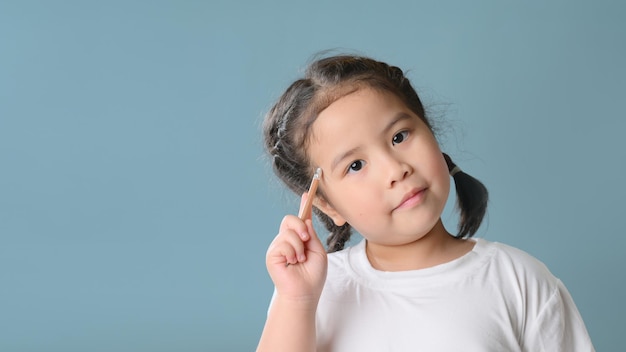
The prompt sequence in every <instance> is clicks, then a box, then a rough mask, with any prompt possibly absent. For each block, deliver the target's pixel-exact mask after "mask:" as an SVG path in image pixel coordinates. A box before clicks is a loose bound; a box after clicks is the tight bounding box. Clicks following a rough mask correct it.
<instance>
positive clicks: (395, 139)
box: [391, 131, 409, 145]
mask: <svg viewBox="0 0 626 352" xmlns="http://www.w3.org/2000/svg"><path fill="white" fill-rule="evenodd" d="M408 136H409V131H401V132H398V133H396V134H395V135H394V136H393V139H392V140H391V144H393V145H396V144H399V143H402V142H404V140H405V139H406V138H407V137H408Z"/></svg>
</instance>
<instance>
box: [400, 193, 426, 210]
mask: <svg viewBox="0 0 626 352" xmlns="http://www.w3.org/2000/svg"><path fill="white" fill-rule="evenodd" d="M425 191H426V188H414V189H412V190H410V191H409V192H407V193H406V194H405V195H404V197H402V200H401V201H400V203H398V206H396V207H395V208H394V209H393V210H397V209H404V208H410V207H412V206H414V205H416V204H419V203H421V201H422V199H423V198H424V193H425Z"/></svg>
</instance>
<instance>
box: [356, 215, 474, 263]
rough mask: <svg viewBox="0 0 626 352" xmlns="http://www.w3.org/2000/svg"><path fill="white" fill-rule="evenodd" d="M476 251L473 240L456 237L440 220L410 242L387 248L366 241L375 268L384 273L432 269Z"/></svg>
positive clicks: (369, 257) (367, 250)
mask: <svg viewBox="0 0 626 352" xmlns="http://www.w3.org/2000/svg"><path fill="white" fill-rule="evenodd" d="M472 248H474V241H467V240H460V239H457V238H455V237H453V236H452V235H451V234H450V233H449V232H448V231H446V229H445V228H444V226H443V223H442V222H441V219H440V220H439V221H438V222H437V224H436V225H435V227H434V228H433V229H432V230H431V231H430V232H429V233H428V234H426V235H425V236H424V237H422V238H420V239H419V240H416V241H414V242H411V243H407V244H404V245H397V246H387V245H380V244H374V243H370V242H367V246H366V253H367V258H368V259H369V261H370V263H371V265H372V267H374V269H377V270H381V271H406V270H418V269H424V268H429V267H433V266H435V265H439V264H443V263H447V262H449V261H452V260H454V259H457V258H459V257H461V256H463V255H464V254H466V253H468V252H469V251H471V250H472Z"/></svg>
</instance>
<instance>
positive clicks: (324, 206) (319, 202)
mask: <svg viewBox="0 0 626 352" xmlns="http://www.w3.org/2000/svg"><path fill="white" fill-rule="evenodd" d="M313 205H314V206H315V207H316V208H317V209H319V210H321V211H322V212H323V213H324V214H326V215H328V217H330V218H331V219H332V220H333V222H334V223H335V225H337V226H343V225H345V223H346V219H344V218H343V216H341V215H340V214H339V213H338V212H337V211H336V210H335V208H333V207H332V206H331V205H330V204H328V202H327V201H326V200H325V199H322V198H321V197H315V199H314V200H313Z"/></svg>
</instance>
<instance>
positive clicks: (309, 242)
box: [257, 193, 328, 352]
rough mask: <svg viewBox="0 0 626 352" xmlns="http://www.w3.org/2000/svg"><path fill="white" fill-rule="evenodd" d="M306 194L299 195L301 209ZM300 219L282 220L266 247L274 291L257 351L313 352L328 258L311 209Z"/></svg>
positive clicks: (289, 218)
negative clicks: (316, 229)
mask: <svg viewBox="0 0 626 352" xmlns="http://www.w3.org/2000/svg"><path fill="white" fill-rule="evenodd" d="M307 197H308V195H307V194H306V193H305V194H304V195H303V196H302V200H301V203H300V208H301V209H302V208H303V207H304V205H305V203H306V199H307ZM302 218H303V219H304V220H303V219H300V218H298V217H297V216H295V215H287V216H285V217H284V218H283V221H282V222H281V225H280V230H279V233H278V235H277V236H276V238H274V241H272V243H271V244H270V246H269V249H268V250H267V256H266V265H267V270H268V272H269V274H270V277H271V278H272V281H273V282H274V285H275V287H276V292H275V295H274V298H273V300H272V304H271V305H270V309H269V312H268V315H267V320H266V322H265V327H264V328H263V333H262V335H261V340H260V341H259V345H258V347H257V352H283V351H285V352H304V351H307V352H308V351H315V350H316V346H315V339H316V336H315V311H316V309H317V303H318V301H319V298H320V295H321V293H322V288H323V287H324V281H325V280H326V270H327V263H328V262H327V258H326V251H325V250H324V246H323V245H322V243H321V242H320V240H319V239H318V238H317V234H316V233H315V230H314V229H313V224H312V221H311V210H310V209H308V211H307V212H306V213H305V214H304V215H303V216H302Z"/></svg>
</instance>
